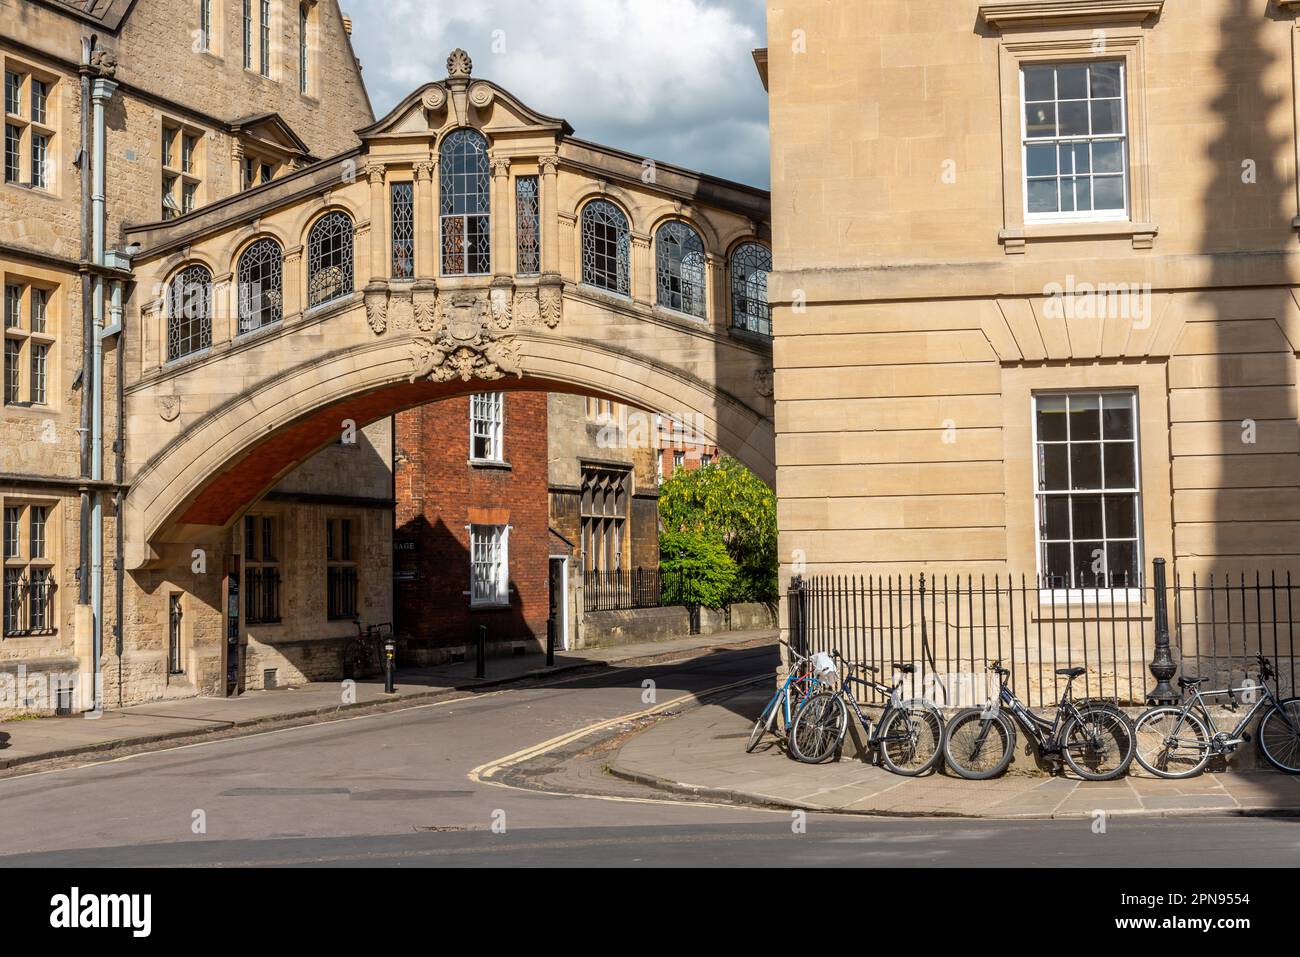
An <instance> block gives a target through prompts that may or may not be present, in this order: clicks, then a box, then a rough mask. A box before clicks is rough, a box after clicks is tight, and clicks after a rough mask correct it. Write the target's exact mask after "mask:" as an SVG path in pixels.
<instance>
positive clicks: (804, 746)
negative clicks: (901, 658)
mask: <svg viewBox="0 0 1300 957" xmlns="http://www.w3.org/2000/svg"><path fill="white" fill-rule="evenodd" d="M831 655H832V657H834V658H835V660H836V661H838V662H839V663H840V664H841V665H843V666H844V668H845V669H846V674H845V676H844V681H843V682H841V684H840V686H839V687H838V688H836V689H835V690H834V691H831V690H824V691H818V692H816V693H815V694H812V695H809V696H808V698H807V700H805V701H804V703H803V705H802V706H801V707H800V708H799V713H798V714H797V715H796V716H795V719H794V725H793V726H792V727H791V728H790V753H791V754H793V755H794V757H796V758H798V759H799V760H800V761H803V762H804V763H806V764H821V763H823V762H825V761H829V760H830V759H831V758H832V757H838V755H839V753H840V750H841V747H842V745H843V743H844V735H845V732H847V731H848V726H849V712H848V709H849V707H852V708H853V712H854V714H856V715H857V716H858V722H859V723H860V724H861V725H862V730H863V731H864V732H866V737H867V742H868V745H869V746H870V747H871V748H872V749H873V750H874V751H875V753H876V757H877V759H878V760H879V762H880V763H881V764H882V765H884V766H885V767H886V768H888V769H889V770H890V771H893V772H894V773H895V774H903V775H906V776H908V777H915V776H916V775H918V774H924V773H925V772H926V771H929V770H930V769H931V768H933V767H934V766H935V764H936V763H937V762H938V761H939V758H940V756H941V755H942V753H943V714H942V713H941V712H940V711H939V709H938V708H936V707H935V706H934V705H932V704H929V703H928V702H925V701H900V700H899V694H898V692H899V689H900V688H901V687H902V686H903V681H904V680H905V678H906V676H907V675H910V674H912V673H913V671H915V666H914V665H910V664H900V663H895V664H894V670H895V672H896V673H897V674H898V681H897V682H896V683H895V684H894V685H893V686H892V687H891V686H889V685H885V684H881V683H880V682H879V681H875V680H873V679H871V678H866V677H858V676H857V675H855V674H854V673H853V672H855V671H859V672H863V673H864V674H875V673H876V672H878V671H879V670H880V669H878V668H876V667H874V666H872V665H867V664H861V663H856V662H850V661H845V660H844V658H843V657H842V656H841V655H840V653H839V652H838V651H832V652H831ZM850 683H853V684H859V685H862V686H863V687H865V688H870V689H871V690H872V691H875V692H877V693H879V694H882V695H885V709H884V711H883V712H881V715H880V720H879V721H878V722H876V723H875V724H874V725H873V724H872V721H871V719H870V718H869V717H867V716H866V715H865V714H863V713H862V709H861V708H860V707H858V702H857V701H856V700H855V699H854V697H853V695H852V694H850V693H849V690H848V686H849V684H850Z"/></svg>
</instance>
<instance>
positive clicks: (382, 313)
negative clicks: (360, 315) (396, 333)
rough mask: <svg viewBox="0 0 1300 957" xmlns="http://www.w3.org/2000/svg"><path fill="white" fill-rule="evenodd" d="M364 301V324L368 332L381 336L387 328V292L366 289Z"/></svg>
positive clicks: (385, 290)
mask: <svg viewBox="0 0 1300 957" xmlns="http://www.w3.org/2000/svg"><path fill="white" fill-rule="evenodd" d="M365 300H366V323H367V324H368V325H369V326H370V331H371V332H373V333H374V334H375V335H377V336H379V335H383V333H384V330H385V329H387V328H388V290H387V289H367V290H366V295H365Z"/></svg>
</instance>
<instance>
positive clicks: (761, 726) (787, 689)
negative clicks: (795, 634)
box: [745, 639, 818, 754]
mask: <svg viewBox="0 0 1300 957" xmlns="http://www.w3.org/2000/svg"><path fill="white" fill-rule="evenodd" d="M778 640H779V639H778ZM780 643H781V644H782V645H784V646H785V650H786V651H787V652H789V654H790V673H789V674H788V675H786V678H785V681H784V682H783V683H782V685H781V687H780V688H779V689H777V692H776V694H774V695H772V698H771V700H770V701H768V703H767V705H766V706H765V707H764V708H763V712H762V714H760V715H759V716H758V720H757V721H755V722H754V730H753V731H751V732H749V743H748V744H747V745H745V753H746V754H748V753H750V752H751V751H753V750H754V749H755V748H756V747H758V743H759V742H760V741H762V740H763V735H765V734H767V732H769V731H772V730H773V727H774V725H776V724H777V723H778V722H779V723H780V724H781V730H779V731H775V732H774V733H775V734H777V735H778V737H782V738H786V739H788V738H789V737H790V729H791V728H792V727H793V726H794V716H795V715H796V714H797V713H798V712H799V708H800V706H801V705H802V704H803V702H804V701H806V700H807V699H808V696H809V695H811V694H812V693H813V692H814V691H815V690H816V689H817V684H818V682H817V676H816V675H815V674H813V669H812V659H811V658H808V657H805V656H804V655H801V654H799V652H797V651H795V650H794V649H793V648H791V647H790V645H789V644H787V643H786V642H784V641H782V642H780Z"/></svg>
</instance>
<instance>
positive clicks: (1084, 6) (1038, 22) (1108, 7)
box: [979, 0, 1165, 30]
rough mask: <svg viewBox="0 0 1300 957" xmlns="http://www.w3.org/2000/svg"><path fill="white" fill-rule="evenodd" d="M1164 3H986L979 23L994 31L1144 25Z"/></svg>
mask: <svg viewBox="0 0 1300 957" xmlns="http://www.w3.org/2000/svg"><path fill="white" fill-rule="evenodd" d="M1164 5H1165V4H1164V0H1021V2H1012V3H986V4H983V5H981V6H980V11H979V15H980V19H981V20H983V21H984V22H985V23H987V24H988V25H989V26H990V27H992V28H993V29H995V30H1010V29H1023V28H1036V27H1057V26H1073V25H1077V24H1110V25H1118V24H1124V23H1128V24H1133V23H1144V22H1145V21H1147V20H1148V19H1150V18H1151V17H1155V16H1159V15H1160V11H1161V9H1163V7H1164Z"/></svg>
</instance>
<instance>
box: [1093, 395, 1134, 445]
mask: <svg viewBox="0 0 1300 957" xmlns="http://www.w3.org/2000/svg"><path fill="white" fill-rule="evenodd" d="M1101 421H1102V429H1103V430H1104V436H1103V437H1104V438H1107V439H1131V438H1133V397H1132V396H1130V395H1104V396H1102V399H1101Z"/></svg>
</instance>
